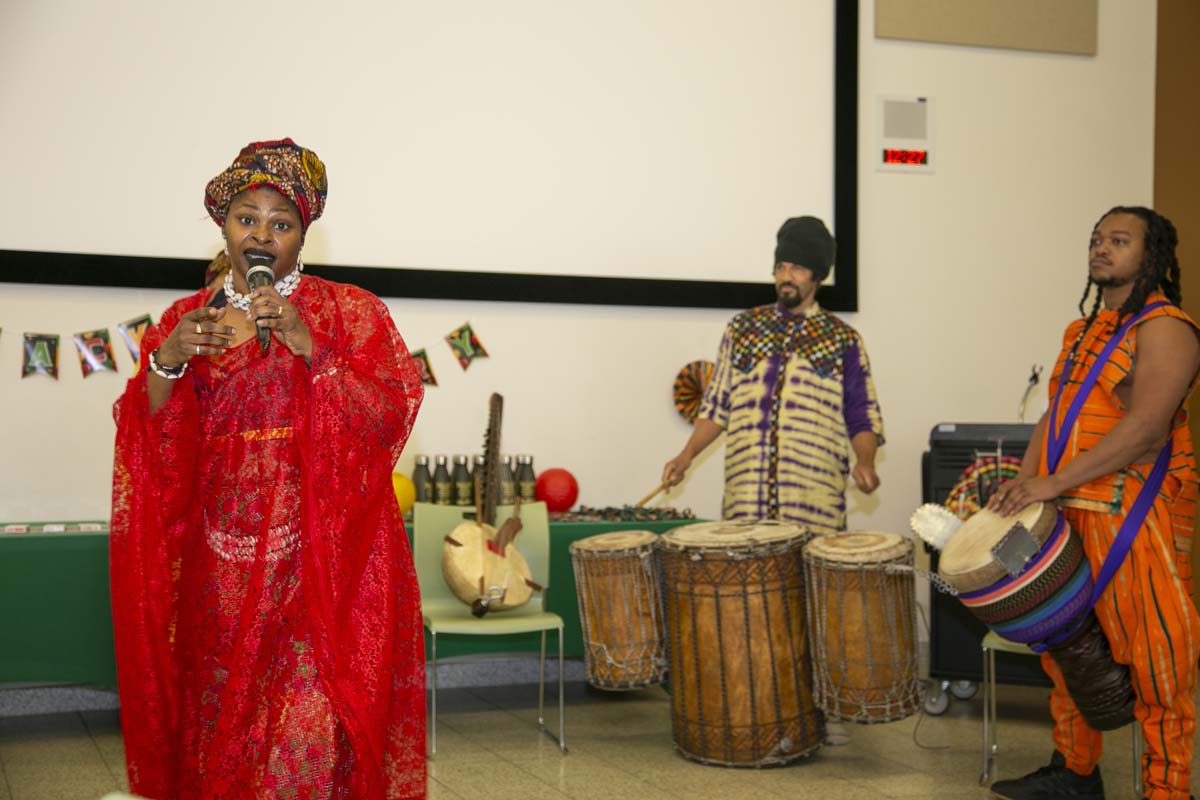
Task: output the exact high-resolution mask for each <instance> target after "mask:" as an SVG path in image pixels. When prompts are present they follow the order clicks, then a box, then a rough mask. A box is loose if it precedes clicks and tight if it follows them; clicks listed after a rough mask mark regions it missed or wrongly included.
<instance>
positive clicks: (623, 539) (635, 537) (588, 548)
mask: <svg viewBox="0 0 1200 800" xmlns="http://www.w3.org/2000/svg"><path fill="white" fill-rule="evenodd" d="M656 539H658V536H656V535H655V534H653V533H651V532H650V531H613V532H612V533H598V534H596V535H595V536H589V537H587V538H586V539H580V540H579V541H577V542H572V543H571V550H582V551H584V552H597V553H602V552H609V551H612V550H631V549H633V548H635V547H645V546H646V545H650V544H654V541H655V540H656Z"/></svg>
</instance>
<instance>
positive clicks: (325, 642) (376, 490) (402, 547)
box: [300, 283, 425, 797]
mask: <svg viewBox="0 0 1200 800" xmlns="http://www.w3.org/2000/svg"><path fill="white" fill-rule="evenodd" d="M310 288H316V287H310ZM322 288H324V289H326V291H327V294H326V295H325V296H324V297H322V298H321V300H320V304H319V307H318V308H317V309H315V310H314V319H313V320H312V321H311V322H310V325H309V327H310V330H311V332H312V335H313V342H314V351H313V356H312V361H311V367H310V368H309V369H310V371H311V396H310V401H309V408H308V416H307V420H306V424H305V425H303V426H302V434H301V441H300V449H301V452H302V454H303V458H304V459H305V470H304V471H305V489H306V491H305V500H306V502H305V503H304V506H305V507H304V519H305V525H304V527H305V530H306V531H308V534H309V539H308V541H307V547H306V549H305V554H306V556H307V557H306V559H305V568H306V576H305V577H306V579H307V583H308V585H309V586H310V587H314V588H315V589H316V590H317V591H316V592H315V595H316V596H315V597H314V598H313V601H314V602H313V603H312V607H311V609H310V612H311V617H312V619H313V623H314V624H313V630H314V645H315V649H316V652H317V654H318V658H319V662H320V663H321V666H322V669H323V673H324V674H325V675H326V678H327V680H328V681H330V682H331V691H330V695H331V698H332V700H333V702H334V704H335V707H338V708H339V717H340V718H341V719H342V720H343V722H344V723H345V724H346V727H347V733H348V735H349V736H350V738H351V740H352V741H353V742H354V743H355V745H356V747H355V751H356V753H357V754H359V755H360V756H361V757H363V758H364V760H365V765H366V768H365V769H364V770H363V771H362V776H361V777H362V779H363V780H364V781H367V783H364V785H363V786H362V787H361V788H362V790H363V794H362V796H364V797H375V796H376V794H375V791H373V787H372V786H370V785H369V779H368V777H367V776H370V775H382V774H384V773H385V772H389V771H390V772H391V774H390V775H389V776H388V778H387V779H386V781H383V782H382V783H381V784H380V785H383V784H386V785H388V786H390V787H392V790H393V791H395V789H396V787H397V786H400V785H408V786H410V787H411V794H412V796H423V795H418V792H423V791H424V789H423V786H424V784H423V782H424V780H425V773H424V769H425V767H424V748H425V744H424V742H425V733H424V731H425V728H424V716H425V714H424V708H425V706H424V703H425V687H424V675H425V673H424V663H425V659H424V642H423V638H422V636H421V631H422V627H421V616H420V593H419V590H418V588H417V582H416V575H415V572H414V570H413V566H412V557H411V554H410V552H409V547H408V540H407V538H406V536H405V534H404V526H403V521H402V520H401V517H400V513H399V509H398V507H397V505H396V498H395V494H394V491H393V489H392V482H391V472H392V468H393V467H394V466H395V463H396V459H397V458H398V457H399V455H400V451H401V450H402V449H403V448H404V445H405V443H406V442H407V441H408V437H409V434H410V433H411V432H412V425H413V422H414V420H415V418H416V414H417V410H418V408H419V407H420V404H421V400H422V397H423V395H424V387H423V385H422V384H421V380H420V376H419V375H418V373H417V370H416V368H415V367H414V366H413V363H412V359H411V357H410V356H409V353H408V348H407V347H406V346H405V344H404V341H403V339H401V337H400V334H399V333H398V332H397V330H396V326H395V324H394V323H393V322H392V319H391V316H390V314H389V313H388V310H387V308H386V307H385V306H384V305H383V303H382V302H380V300H379V299H378V298H376V297H375V296H374V295H371V294H369V293H367V292H364V291H362V290H360V289H357V288H356V287H353V286H343V285H340V284H330V283H324V284H323V285H322ZM356 779H357V778H356ZM418 784H420V788H418ZM355 796H359V795H357V794H356V795H355ZM378 796H379V797H383V796H384V795H383V794H379V795H378ZM387 796H389V797H390V796H409V792H408V791H405V790H401V791H400V792H398V793H396V794H394V795H393V794H388V795H387Z"/></svg>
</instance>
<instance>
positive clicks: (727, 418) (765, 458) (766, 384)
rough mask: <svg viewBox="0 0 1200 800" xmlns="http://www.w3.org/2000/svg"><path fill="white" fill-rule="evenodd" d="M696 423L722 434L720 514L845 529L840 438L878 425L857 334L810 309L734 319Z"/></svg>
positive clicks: (845, 449) (761, 311) (764, 309)
mask: <svg viewBox="0 0 1200 800" xmlns="http://www.w3.org/2000/svg"><path fill="white" fill-rule="evenodd" d="M699 416H700V417H703V418H705V419H709V420H712V421H713V422H715V423H716V424H718V425H720V426H721V427H722V428H724V429H725V431H726V434H727V440H726V443H725V500H724V512H723V516H724V517H725V518H726V519H733V518H767V519H782V520H786V521H789V522H796V523H800V524H802V525H805V526H806V527H808V528H809V529H810V530H811V531H813V532H814V533H837V532H840V531H842V530H844V529H845V527H846V500H845V490H846V476H847V474H848V473H849V471H850V439H852V438H853V437H854V436H855V435H856V434H858V433H861V432H863V431H873V432H874V433H875V434H876V435H877V436H878V437H879V443H880V444H882V443H883V418H882V417H881V415H880V412H879V402H878V400H877V399H876V396H875V386H874V383H873V382H872V380H871V369H870V365H869V364H868V362H867V352H866V349H865V348H864V347H863V343H862V338H861V337H860V336H859V335H858V333H857V332H856V331H855V330H854V329H853V328H851V327H850V326H849V325H847V324H846V323H845V322H842V321H841V320H840V319H838V318H836V317H834V316H832V315H831V314H828V313H826V312H825V311H824V310H823V309H821V308H820V306H818V305H816V304H815V303H814V304H813V305H812V306H811V307H810V308H809V309H808V310H807V311H805V312H803V313H797V314H793V313H791V312H789V311H787V310H785V309H783V308H782V307H780V306H779V305H778V304H775V305H768V306H759V307H758V308H752V309H750V310H749V311H743V312H742V313H740V314H738V315H737V316H736V317H734V318H733V320H731V321H730V323H729V325H728V326H727V327H726V329H725V335H724V337H723V338H722V339H721V350H720V353H719V354H718V356H717V364H716V368H715V369H714V370H713V376H712V380H711V382H710V383H709V385H708V388H707V389H706V390H705V393H704V400H703V402H702V403H701V405H700V412H699Z"/></svg>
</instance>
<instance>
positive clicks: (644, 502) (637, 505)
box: [633, 483, 667, 508]
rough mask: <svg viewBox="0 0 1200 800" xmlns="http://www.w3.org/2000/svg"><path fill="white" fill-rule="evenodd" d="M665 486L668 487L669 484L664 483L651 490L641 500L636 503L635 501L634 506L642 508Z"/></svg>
mask: <svg viewBox="0 0 1200 800" xmlns="http://www.w3.org/2000/svg"><path fill="white" fill-rule="evenodd" d="M665 488H667V485H666V484H665V483H664V484H662V485H661V486H659V487H658V488H657V489H655V490H654V491H653V492H651V493H650V494H648V495H646V496H645V497H643V498H642V499H641V500H638V501H637V502H636V503H634V504H633V507H634V508H641V507H642V506H644V505H646V503H649V502H650V501H651V500H653V499H654V496H655V495H656V494H658V493H659V492H661V491H662V490H663V489H665Z"/></svg>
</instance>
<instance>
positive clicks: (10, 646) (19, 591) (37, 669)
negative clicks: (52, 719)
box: [0, 532, 117, 686]
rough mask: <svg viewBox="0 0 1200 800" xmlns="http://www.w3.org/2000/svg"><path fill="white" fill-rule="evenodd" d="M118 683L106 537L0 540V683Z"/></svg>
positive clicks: (42, 536) (20, 536)
mask: <svg viewBox="0 0 1200 800" xmlns="http://www.w3.org/2000/svg"><path fill="white" fill-rule="evenodd" d="M14 681H46V682H50V683H90V684H96V685H99V686H116V685H117V668H116V664H115V663H114V661H113V633H112V612H111V611H110V609H109V602H108V533H107V532H87V533H28V534H27V533H5V534H0V683H8V682H14Z"/></svg>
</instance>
